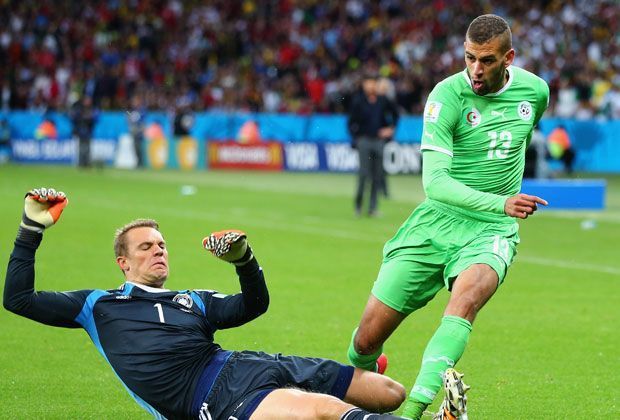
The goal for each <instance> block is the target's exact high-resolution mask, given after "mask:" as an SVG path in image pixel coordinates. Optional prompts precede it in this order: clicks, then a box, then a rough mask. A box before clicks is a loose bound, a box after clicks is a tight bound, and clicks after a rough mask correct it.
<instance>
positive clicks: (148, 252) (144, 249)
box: [117, 227, 168, 287]
mask: <svg viewBox="0 0 620 420" xmlns="http://www.w3.org/2000/svg"><path fill="white" fill-rule="evenodd" d="M126 240H127V255H126V256H120V257H118V258H117V262H118V265H119V266H120V267H121V269H122V270H123V271H124V272H125V276H126V277H127V280H130V281H133V282H136V283H140V284H144V285H147V286H151V287H161V286H162V285H163V284H164V282H165V281H166V278H167V277H168V250H167V249H166V242H165V241H164V238H163V236H162V235H161V233H160V232H159V231H158V230H156V229H153V228H150V227H138V228H134V229H131V230H130V231H128V232H127V233H126Z"/></svg>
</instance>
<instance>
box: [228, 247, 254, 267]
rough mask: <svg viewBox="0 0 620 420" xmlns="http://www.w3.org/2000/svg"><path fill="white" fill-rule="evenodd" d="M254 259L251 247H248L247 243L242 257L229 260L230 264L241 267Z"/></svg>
mask: <svg viewBox="0 0 620 420" xmlns="http://www.w3.org/2000/svg"><path fill="white" fill-rule="evenodd" d="M253 259H254V254H253V253H252V247H250V246H249V245H248V247H247V249H246V250H245V254H243V257H241V258H239V259H237V260H234V261H231V262H230V263H231V264H234V265H235V266H237V267H242V266H244V265H246V264H247V263H249V262H250V261H252V260H253Z"/></svg>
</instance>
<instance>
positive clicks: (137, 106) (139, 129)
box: [127, 95, 145, 168]
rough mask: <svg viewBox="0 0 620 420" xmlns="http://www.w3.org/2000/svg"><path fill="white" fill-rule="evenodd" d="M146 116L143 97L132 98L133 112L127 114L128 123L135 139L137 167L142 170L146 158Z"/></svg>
mask: <svg viewBox="0 0 620 420" xmlns="http://www.w3.org/2000/svg"><path fill="white" fill-rule="evenodd" d="M144 116H145V109H144V105H143V103H142V97H140V96H139V95H135V96H134V97H132V98H131V110H130V111H129V112H128V113H127V123H128V125H129V133H130V134H131V137H132V138H133V146H134V150H135V153H136V166H137V167H138V168H142V167H143V166H144V156H143V152H142V147H143V145H144Z"/></svg>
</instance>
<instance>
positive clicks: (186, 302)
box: [172, 293, 194, 309]
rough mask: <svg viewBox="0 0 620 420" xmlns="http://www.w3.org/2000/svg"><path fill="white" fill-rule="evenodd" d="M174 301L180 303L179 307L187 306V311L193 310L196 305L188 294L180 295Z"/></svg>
mask: <svg viewBox="0 0 620 420" xmlns="http://www.w3.org/2000/svg"><path fill="white" fill-rule="evenodd" d="M172 301H173V302H176V303H178V304H179V305H183V306H185V307H186V308H187V309H189V308H191V307H192V305H193V304H194V300H193V299H192V297H191V296H190V295H188V294H187V293H179V294H178V295H176V296H175V297H173V298H172Z"/></svg>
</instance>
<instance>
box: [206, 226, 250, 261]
mask: <svg viewBox="0 0 620 420" xmlns="http://www.w3.org/2000/svg"><path fill="white" fill-rule="evenodd" d="M246 238H247V236H246V234H245V232H242V231H240V230H221V231H219V232H213V233H212V234H210V235H209V236H207V237H206V238H204V239H203V240H202V246H204V247H205V249H207V250H209V251H211V253H212V254H213V255H215V256H216V257H217V258H219V259H221V260H223V261H226V262H229V263H231V264H234V265H236V266H241V265H245V264H246V263H247V262H249V261H250V260H251V259H252V258H254V255H253V254H252V248H251V247H250V245H248V241H247V240H246Z"/></svg>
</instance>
